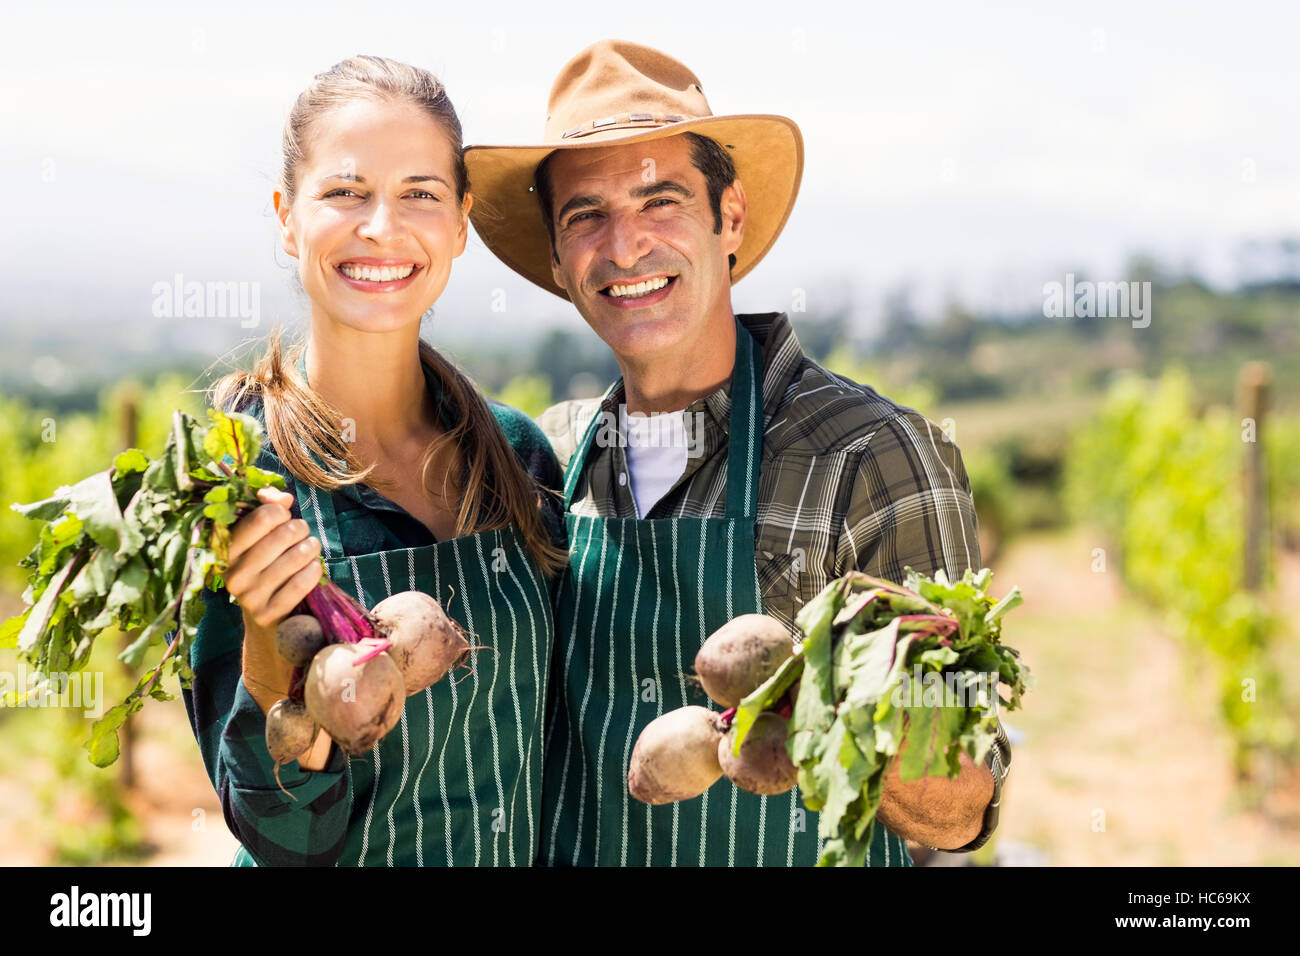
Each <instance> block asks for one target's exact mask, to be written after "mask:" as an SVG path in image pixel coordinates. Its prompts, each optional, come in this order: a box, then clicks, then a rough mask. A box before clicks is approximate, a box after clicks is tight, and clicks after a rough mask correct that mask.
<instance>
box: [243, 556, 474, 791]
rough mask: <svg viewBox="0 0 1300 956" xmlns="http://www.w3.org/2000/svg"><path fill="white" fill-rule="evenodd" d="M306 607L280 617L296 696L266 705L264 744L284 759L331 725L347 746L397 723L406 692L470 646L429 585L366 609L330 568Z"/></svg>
mask: <svg viewBox="0 0 1300 956" xmlns="http://www.w3.org/2000/svg"><path fill="white" fill-rule="evenodd" d="M303 603H304V604H305V605H306V608H305V611H304V613H298V614H294V615H291V616H290V617H287V618H285V619H284V620H283V621H281V622H280V625H279V626H278V627H277V628H276V632H275V646H276V650H277V651H279V653H280V656H281V657H283V658H284V659H285V660H286V661H288V662H289V663H290V664H292V665H293V668H294V669H293V676H292V677H291V679H290V683H289V696H288V697H286V698H284V699H283V700H281V701H279V702H278V703H276V704H275V705H274V706H273V707H272V708H271V709H270V711H269V712H268V713H267V715H266V746H267V749H268V750H269V751H270V753H271V757H272V759H274V760H275V764H276V772H277V774H278V772H279V768H280V766H281V765H283V764H286V763H289V762H290V761H292V760H296V759H297V758H298V757H300V756H302V755H303V754H304V753H305V752H306V751H308V750H309V749H311V746H312V744H313V743H314V742H315V740H316V736H317V734H318V733H319V732H320V730H321V729H324V730H325V732H326V733H327V734H329V735H330V738H331V739H333V740H334V741H335V743H337V744H338V745H339V746H340V747H342V748H343V749H344V750H345V751H347V752H348V753H350V754H354V755H355V754H361V753H364V752H365V751H367V750H369V749H370V748H371V747H373V746H374V745H375V744H376V743H377V742H378V741H379V740H380V739H381V738H382V737H383V736H384V735H385V734H387V733H388V732H389V731H390V730H392V729H393V727H394V726H396V725H397V722H398V721H399V720H400V719H401V717H402V706H403V704H404V703H405V700H406V698H407V697H408V696H410V695H412V694H418V693H420V692H421V691H423V690H425V689H426V688H428V687H430V686H432V685H433V684H436V683H437V682H438V681H440V680H442V678H443V676H444V675H446V674H447V672H448V671H450V670H451V669H452V668H453V667H455V666H456V665H457V664H458V663H461V662H462V661H463V660H464V659H465V657H466V656H467V655H468V654H469V651H470V650H471V648H470V644H469V641H468V640H466V637H465V632H464V631H463V630H462V629H461V627H460V625H459V624H457V623H456V621H454V620H453V619H452V618H450V617H449V616H448V615H447V614H446V613H445V612H444V611H443V609H442V606H441V605H440V604H439V603H438V602H437V601H436V600H434V599H433V598H432V597H430V596H429V595H428V594H425V593H424V592H423V591H403V592H401V593H400V594H394V595H393V596H392V597H389V598H385V599H384V600H383V601H381V602H379V603H378V604H376V605H375V606H374V607H373V608H372V609H371V610H369V611H367V610H365V609H364V608H363V607H361V605H359V604H358V603H357V602H356V601H354V600H352V598H351V597H349V596H348V595H347V594H346V593H345V592H344V591H342V590H341V589H340V588H339V587H338V586H337V585H336V584H334V583H333V582H331V581H330V580H329V579H328V578H324V579H322V581H321V583H320V584H319V585H317V587H315V588H314V589H313V590H312V591H311V593H310V594H308V595H307V598H306V600H305V601H304V602H303Z"/></svg>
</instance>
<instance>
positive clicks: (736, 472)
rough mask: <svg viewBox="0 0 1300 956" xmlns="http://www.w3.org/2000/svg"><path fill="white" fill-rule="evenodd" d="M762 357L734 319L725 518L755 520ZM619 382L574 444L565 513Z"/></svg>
mask: <svg viewBox="0 0 1300 956" xmlns="http://www.w3.org/2000/svg"><path fill="white" fill-rule="evenodd" d="M762 368H763V353H762V349H761V348H760V346H759V344H758V340H757V339H755V338H754V336H753V335H752V334H750V331H749V330H748V329H747V328H745V326H744V325H743V324H742V323H741V321H740V320H739V319H736V360H735V364H734V365H733V367H732V373H731V420H730V424H729V425H728V430H727V517H728V518H750V519H753V518H756V517H757V515H758V470H759V463H760V462H761V461H762V458H763V396H762V388H761V385H762V379H761V375H760V372H761V370H762ZM622 382H623V379H622V378H619V379H618V380H617V381H615V382H614V384H613V385H611V386H610V387H609V388H607V389H606V390H605V394H604V395H602V396H601V398H600V404H599V405H597V407H596V408H597V410H596V414H595V416H594V417H593V418H592V420H591V422H590V424H588V425H587V430H586V431H585V432H584V433H583V435H582V440H581V441H580V442H578V447H577V449H576V450H575V451H574V453H573V458H572V459H571V460H570V462H569V468H568V471H567V473H566V474H565V477H564V508H565V510H566V511H567V510H569V507H570V506H571V505H572V504H573V495H574V493H575V492H576V491H577V488H578V479H579V478H580V477H581V475H582V469H583V467H584V466H585V465H586V463H587V452H588V451H589V450H590V449H591V444H592V441H593V440H594V438H595V435H596V432H597V430H598V429H599V428H600V426H601V424H602V422H603V420H604V405H605V402H606V401H608V400H609V396H610V395H612V394H614V391H615V390H616V389H617V388H618V387H619V385H621V384H622Z"/></svg>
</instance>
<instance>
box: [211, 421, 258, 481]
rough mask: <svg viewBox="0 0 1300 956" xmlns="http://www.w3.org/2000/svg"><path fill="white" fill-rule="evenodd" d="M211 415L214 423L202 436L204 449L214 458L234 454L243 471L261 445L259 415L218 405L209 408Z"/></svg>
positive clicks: (232, 457)
mask: <svg viewBox="0 0 1300 956" xmlns="http://www.w3.org/2000/svg"><path fill="white" fill-rule="evenodd" d="M208 418H209V419H210V420H211V421H212V427H211V428H209V429H208V430H207V433H206V434H205V435H204V437H203V451H204V452H205V453H206V454H207V456H208V457H209V458H211V459H212V460H213V461H221V460H222V459H223V458H226V457H229V458H231V459H232V461H233V463H234V467H235V470H236V471H237V472H239V473H241V474H242V473H243V471H244V469H245V468H247V467H248V466H249V465H251V464H252V463H253V462H254V461H255V460H256V459H257V454H258V452H259V450H260V449H261V446H262V440H261V437H260V435H261V428H260V426H259V425H258V423H257V419H255V418H252V417H250V416H248V415H241V414H239V413H238V412H231V413H229V414H227V413H226V412H223V411H220V410H219V409H215V408H210V409H208Z"/></svg>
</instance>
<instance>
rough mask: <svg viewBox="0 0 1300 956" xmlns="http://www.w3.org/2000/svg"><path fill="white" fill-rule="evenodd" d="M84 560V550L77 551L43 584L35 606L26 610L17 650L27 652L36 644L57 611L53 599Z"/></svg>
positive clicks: (54, 599)
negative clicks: (48, 581) (43, 586)
mask: <svg viewBox="0 0 1300 956" xmlns="http://www.w3.org/2000/svg"><path fill="white" fill-rule="evenodd" d="M85 560H86V552H85V551H81V552H78V553H77V555H75V556H74V557H73V559H72V560H71V561H69V562H68V563H67V564H65V565H64V566H63V568H62V569H61V570H60V571H59V572H58V573H57V574H56V575H54V577H53V578H51V579H50V583H49V584H47V585H46V586H45V591H44V593H42V594H41V597H40V600H39V601H37V602H36V606H35V607H33V608H32V609H31V611H30V612H28V615H27V620H26V622H25V623H24V624H23V629H22V632H21V633H20V634H19V635H18V650H19V651H20V652H23V653H26V652H29V651H31V649H32V648H33V647H35V646H36V642H37V640H38V639H39V638H40V637H41V635H42V634H44V633H45V629H46V627H48V626H49V624H50V623H51V621H52V620H53V619H54V615H55V613H56V611H57V607H56V604H55V601H56V599H57V598H58V596H59V594H60V592H61V591H62V590H63V586H64V584H65V583H66V582H67V581H68V580H69V579H70V578H71V577H72V576H73V575H75V574H76V573H77V572H78V571H80V570H81V566H82V564H83V563H84V562H85Z"/></svg>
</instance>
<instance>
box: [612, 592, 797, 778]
mask: <svg viewBox="0 0 1300 956" xmlns="http://www.w3.org/2000/svg"><path fill="white" fill-rule="evenodd" d="M794 650H795V645H794V641H793V640H792V639H791V637H790V634H789V633H788V632H787V631H786V629H785V628H784V627H782V626H781V625H780V624H779V623H778V622H777V621H775V620H773V619H772V618H770V617H767V616H766V615H763V614H744V615H742V616H740V617H738V618H736V619H735V620H732V621H728V622H727V623H726V624H724V625H723V626H722V627H720V628H718V630H716V631H714V632H713V634H712V635H710V637H709V639H708V640H707V641H705V642H704V644H703V646H701V647H700V650H699V653H698V654H696V655H695V673H696V676H697V677H698V678H699V681H700V684H701V685H702V686H703V688H704V692H705V693H706V694H708V695H709V698H710V699H711V700H713V701H714V702H715V703H717V704H720V705H721V706H723V707H725V708H727V709H726V710H724V711H722V712H721V713H718V712H716V711H713V710H710V709H709V708H707V707H698V706H689V707H681V708H679V709H677V710H672V711H669V712H668V713H666V714H663V715H662V716H660V717H657V718H655V719H654V720H652V721H651V722H650V723H649V724H647V725H646V727H645V729H644V730H642V731H641V735H640V737H638V738H637V742H636V746H635V747H634V748H633V749H632V762H631V767H630V769H629V771H628V777H627V783H628V791H629V792H630V793H631V794H632V796H634V797H636V798H637V799H638V800H640V801H642V802H643V803H650V804H661V803H672V802H674V801H677V800H689V799H691V798H692V797H698V796H699V795H700V794H702V793H703V792H704V791H705V790H707V789H709V787H711V786H713V784H715V783H717V781H718V779H719V778H720V777H722V776H723V775H724V774H725V775H726V776H727V779H728V780H730V781H731V782H732V783H734V784H735V785H736V786H738V787H740V788H741V789H742V790H748V791H749V792H750V793H759V794H774V793H784V792H785V791H787V790H789V789H790V788H791V787H793V786H794V785H795V782H796V779H797V769H796V767H795V765H794V763H793V762H792V761H791V760H790V755H789V754H788V753H787V751H786V736H787V732H788V722H789V719H790V713H791V711H792V709H793V707H794V695H795V693H797V690H796V688H797V685H793V686H791V687H789V688H787V690H786V693H785V694H784V695H783V696H782V697H781V698H779V699H778V700H776V701H774V702H773V703H772V705H771V706H770V707H768V708H767V709H764V710H763V711H762V713H760V714H759V715H758V717H757V719H755V721H754V723H753V726H751V727H750V728H749V732H748V734H747V736H746V737H745V739H744V741H743V742H742V744H741V746H740V747H739V748H738V749H737V748H736V747H735V742H736V737H735V730H734V729H733V726H732V724H733V721H734V717H735V715H736V708H737V707H738V706H739V704H740V702H741V701H742V700H743V699H744V698H746V697H748V696H749V695H750V694H751V693H752V692H753V691H755V690H756V689H757V688H759V687H760V686H762V685H763V684H764V683H765V682H766V681H767V680H768V679H769V678H770V677H772V676H773V675H774V674H776V672H777V671H778V670H779V669H781V666H782V665H783V664H784V663H785V662H786V661H787V660H788V659H789V658H790V657H791V656H792V655H793V654H794Z"/></svg>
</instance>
